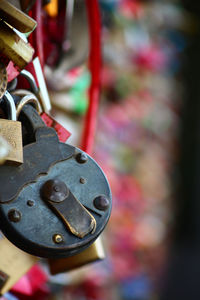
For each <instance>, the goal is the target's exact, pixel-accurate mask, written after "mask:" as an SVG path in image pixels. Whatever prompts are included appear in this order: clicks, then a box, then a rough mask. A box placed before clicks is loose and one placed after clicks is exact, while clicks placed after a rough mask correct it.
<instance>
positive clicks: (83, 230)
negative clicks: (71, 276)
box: [0, 104, 111, 258]
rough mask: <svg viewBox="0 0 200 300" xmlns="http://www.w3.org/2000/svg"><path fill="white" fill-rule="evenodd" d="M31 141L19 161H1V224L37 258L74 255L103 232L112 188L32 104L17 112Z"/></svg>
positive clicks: (100, 173)
mask: <svg viewBox="0 0 200 300" xmlns="http://www.w3.org/2000/svg"><path fill="white" fill-rule="evenodd" d="M20 116H21V120H22V124H23V126H26V127H29V131H30V127H31V128H32V132H33V134H32V137H33V140H32V141H31V142H30V143H29V144H27V145H25V146H24V148H23V153H24V163H23V164H21V165H20V166H13V165H8V166H6V165H1V166H0V228H1V230H2V231H3V233H4V234H5V235H6V237H7V238H8V239H9V240H10V241H11V242H12V243H14V244H15V245H16V246H18V247H19V248H21V249H22V250H24V251H26V252H28V253H30V254H33V255H36V256H41V257H48V258H50V257H51V258H59V257H68V256H71V255H75V254H77V253H79V252H81V251H82V250H84V249H86V248H87V247H88V246H89V245H91V244H92V243H93V242H94V241H95V239H96V238H97V237H98V236H99V234H100V233H101V232H102V231H103V229H104V227H105V225H106V223H107V222H108V219H109V216H110V213H111V192H110V188H109V185H108V182H107V179H106V177H105V175H104V173H103V172H102V170H101V169H100V167H99V166H98V165H97V163H96V162H95V161H94V160H93V159H92V158H91V157H90V156H89V155H87V154H86V153H84V152H83V151H81V150H80V149H78V148H76V147H73V146H71V145H68V144H64V143H61V142H59V140H58V137H57V134H56V132H55V130H54V129H52V128H49V127H46V126H45V125H44V123H43V121H42V119H41V118H40V116H39V115H38V113H37V111H36V110H35V108H33V107H32V106H30V105H29V104H27V105H26V106H24V108H23V110H22V112H21V115H20Z"/></svg>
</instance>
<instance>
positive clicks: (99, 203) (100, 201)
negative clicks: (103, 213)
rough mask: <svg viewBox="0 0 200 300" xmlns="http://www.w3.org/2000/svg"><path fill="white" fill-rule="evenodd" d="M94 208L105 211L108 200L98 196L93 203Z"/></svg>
mask: <svg viewBox="0 0 200 300" xmlns="http://www.w3.org/2000/svg"><path fill="white" fill-rule="evenodd" d="M93 203H94V206H95V207H96V208H97V209H99V210H107V209H108V207H109V204H110V202H109V200H108V199H107V198H106V197H105V196H102V195H101V196H98V197H96V198H95V199H94V201H93Z"/></svg>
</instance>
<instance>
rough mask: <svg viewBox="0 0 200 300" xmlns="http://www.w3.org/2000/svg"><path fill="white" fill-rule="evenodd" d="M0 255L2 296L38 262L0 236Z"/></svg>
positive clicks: (0, 292)
mask: <svg viewBox="0 0 200 300" xmlns="http://www.w3.org/2000/svg"><path fill="white" fill-rule="evenodd" d="M0 253H1V254H0V295H3V294H4V293H6V292H8V291H9V290H10V289H11V288H12V286H13V285H14V284H15V283H16V282H17V281H18V280H19V279H20V278H21V277H22V276H23V275H24V274H25V273H26V272H28V271H29V269H30V268H31V267H32V266H33V265H34V264H36V263H37V262H38V258H37V257H35V256H32V255H29V254H28V253H25V252H23V251H21V250H20V249H18V248H17V247H15V246H14V245H13V244H12V243H10V242H9V241H8V240H7V239H6V238H5V237H3V236H1V234H0Z"/></svg>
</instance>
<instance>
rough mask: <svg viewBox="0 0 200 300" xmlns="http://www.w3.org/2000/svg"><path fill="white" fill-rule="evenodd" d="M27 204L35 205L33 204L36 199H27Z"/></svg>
mask: <svg viewBox="0 0 200 300" xmlns="http://www.w3.org/2000/svg"><path fill="white" fill-rule="evenodd" d="M27 205H28V206H33V205H35V201H33V200H28V201H27Z"/></svg>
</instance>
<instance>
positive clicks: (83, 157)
mask: <svg viewBox="0 0 200 300" xmlns="http://www.w3.org/2000/svg"><path fill="white" fill-rule="evenodd" d="M87 160H88V157H87V155H86V154H85V153H83V152H81V153H78V154H77V155H76V161H77V162H78V163H79V164H84V163H86V162H87Z"/></svg>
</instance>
